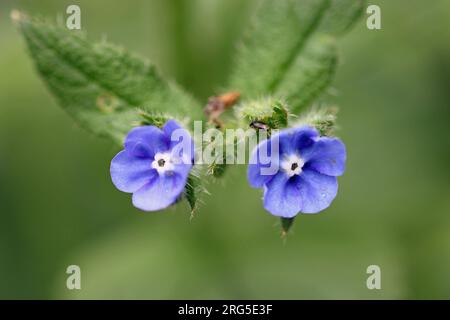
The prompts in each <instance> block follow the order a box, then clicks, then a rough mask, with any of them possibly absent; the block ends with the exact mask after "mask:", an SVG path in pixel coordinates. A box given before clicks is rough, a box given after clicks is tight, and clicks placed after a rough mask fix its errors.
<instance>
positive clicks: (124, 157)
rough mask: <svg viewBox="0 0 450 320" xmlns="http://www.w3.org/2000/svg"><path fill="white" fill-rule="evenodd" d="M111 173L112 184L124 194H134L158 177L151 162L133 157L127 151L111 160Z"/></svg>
mask: <svg viewBox="0 0 450 320" xmlns="http://www.w3.org/2000/svg"><path fill="white" fill-rule="evenodd" d="M110 172H111V179H112V182H113V183H114V185H115V186H116V188H117V189H119V190H120V191H123V192H134V191H136V190H138V189H139V188H141V187H142V186H143V185H144V184H146V183H148V182H149V181H151V179H152V178H153V177H155V175H157V172H156V170H154V169H152V166H151V160H149V159H143V158H136V157H133V156H131V155H130V154H129V153H128V152H127V151H126V150H123V151H121V152H119V153H118V154H117V155H116V156H115V157H114V159H112V160H111V167H110Z"/></svg>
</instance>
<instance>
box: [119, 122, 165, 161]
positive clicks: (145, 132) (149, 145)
mask: <svg viewBox="0 0 450 320" xmlns="http://www.w3.org/2000/svg"><path fill="white" fill-rule="evenodd" d="M168 149H169V139H168V138H167V136H166V135H165V134H164V132H163V131H162V130H161V129H159V128H158V127H155V126H142V127H137V128H134V129H132V130H131V131H130V132H129V133H128V135H127V137H126V139H125V150H127V151H128V152H129V153H130V154H131V155H133V156H136V157H141V158H153V157H154V155H155V154H156V153H157V152H164V151H167V150H168Z"/></svg>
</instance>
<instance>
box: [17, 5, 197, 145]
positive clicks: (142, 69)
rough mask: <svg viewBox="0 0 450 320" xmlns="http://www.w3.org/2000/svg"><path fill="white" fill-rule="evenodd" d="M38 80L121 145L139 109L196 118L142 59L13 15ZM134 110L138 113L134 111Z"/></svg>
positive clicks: (188, 101) (184, 98)
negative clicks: (39, 77) (26, 46)
mask: <svg viewBox="0 0 450 320" xmlns="http://www.w3.org/2000/svg"><path fill="white" fill-rule="evenodd" d="M12 16H13V19H14V20H15V21H16V23H17V24H18V26H19V28H20V30H21V32H22V34H23V36H24V37H25V40H26V43H27V45H28V48H29V52H30V55H31V57H32V58H33V60H34V61H35V64H36V66H37V69H38V70H39V73H40V75H41V77H42V78H43V79H44V80H45V82H46V83H47V85H48V87H49V88H50V91H51V92H52V93H53V94H54V95H55V96H56V97H57V99H58V101H59V104H60V105H61V107H62V108H64V109H65V110H66V111H67V112H68V113H69V114H70V115H71V116H72V117H73V118H74V119H75V120H76V121H77V122H78V123H79V124H80V125H81V126H82V127H84V128H86V129H87V130H89V131H90V132H92V133H95V134H97V135H100V136H106V137H109V138H112V139H113V140H114V141H116V142H118V143H121V142H122V140H123V137H124V135H125V134H126V133H127V132H128V131H129V130H130V128H131V127H132V126H133V124H135V123H136V122H138V121H141V120H142V118H141V116H140V115H139V110H144V111H149V112H154V111H159V112H170V114H172V115H174V116H178V117H183V118H184V117H186V115H190V116H191V117H192V118H193V119H196V117H201V116H202V115H201V110H200V108H199V104H197V103H196V101H195V100H194V99H193V98H192V97H191V96H189V95H188V94H186V93H185V92H184V91H183V90H182V89H180V88H179V87H178V86H176V85H175V84H173V83H168V82H166V81H164V80H163V79H162V78H161V76H160V75H159V74H158V72H157V71H156V70H155V67H154V66H153V65H151V64H150V63H149V62H147V61H146V60H143V59H141V58H139V57H137V56H134V55H132V54H130V53H128V52H127V51H125V50H123V49H121V48H119V47H116V46H113V45H110V44H107V43H98V44H91V43H90V42H88V41H86V39H85V38H84V37H83V36H82V35H80V34H79V33H77V32H74V31H69V30H66V29H65V28H62V27H57V26H53V25H50V24H47V23H45V22H42V21H38V20H37V19H29V18H27V17H26V16H25V15H23V14H21V13H18V12H14V13H13V14H12ZM138 108H139V110H138Z"/></svg>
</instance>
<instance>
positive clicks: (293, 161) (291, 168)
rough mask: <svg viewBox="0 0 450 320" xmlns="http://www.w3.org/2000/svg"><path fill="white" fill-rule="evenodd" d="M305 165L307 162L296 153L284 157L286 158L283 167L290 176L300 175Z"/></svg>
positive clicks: (282, 163)
mask: <svg viewBox="0 0 450 320" xmlns="http://www.w3.org/2000/svg"><path fill="white" fill-rule="evenodd" d="M304 165H305V162H304V161H303V159H302V158H300V156H298V155H296V154H291V155H289V156H287V157H285V158H284V160H283V161H282V162H281V168H282V169H283V170H284V172H286V174H287V175H288V177H289V178H290V177H292V176H294V175H296V174H297V175H299V174H300V173H302V168H303V166H304Z"/></svg>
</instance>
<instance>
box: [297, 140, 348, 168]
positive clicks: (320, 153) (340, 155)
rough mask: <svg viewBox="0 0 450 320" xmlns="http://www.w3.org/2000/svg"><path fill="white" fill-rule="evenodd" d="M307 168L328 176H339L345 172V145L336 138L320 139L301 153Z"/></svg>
mask: <svg viewBox="0 0 450 320" xmlns="http://www.w3.org/2000/svg"><path fill="white" fill-rule="evenodd" d="M301 156H302V158H303V159H304V160H305V162H307V163H308V167H310V168H313V169H315V170H316V171H318V172H320V173H323V174H326V175H329V176H340V175H342V174H343V173H344V171H345V160H346V157H347V155H346V151H345V145H344V143H342V141H341V140H339V139H337V138H327V137H321V138H319V139H318V140H317V141H316V143H314V145H313V146H312V147H311V148H308V149H307V150H304V151H303V152H302V153H301Z"/></svg>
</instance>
